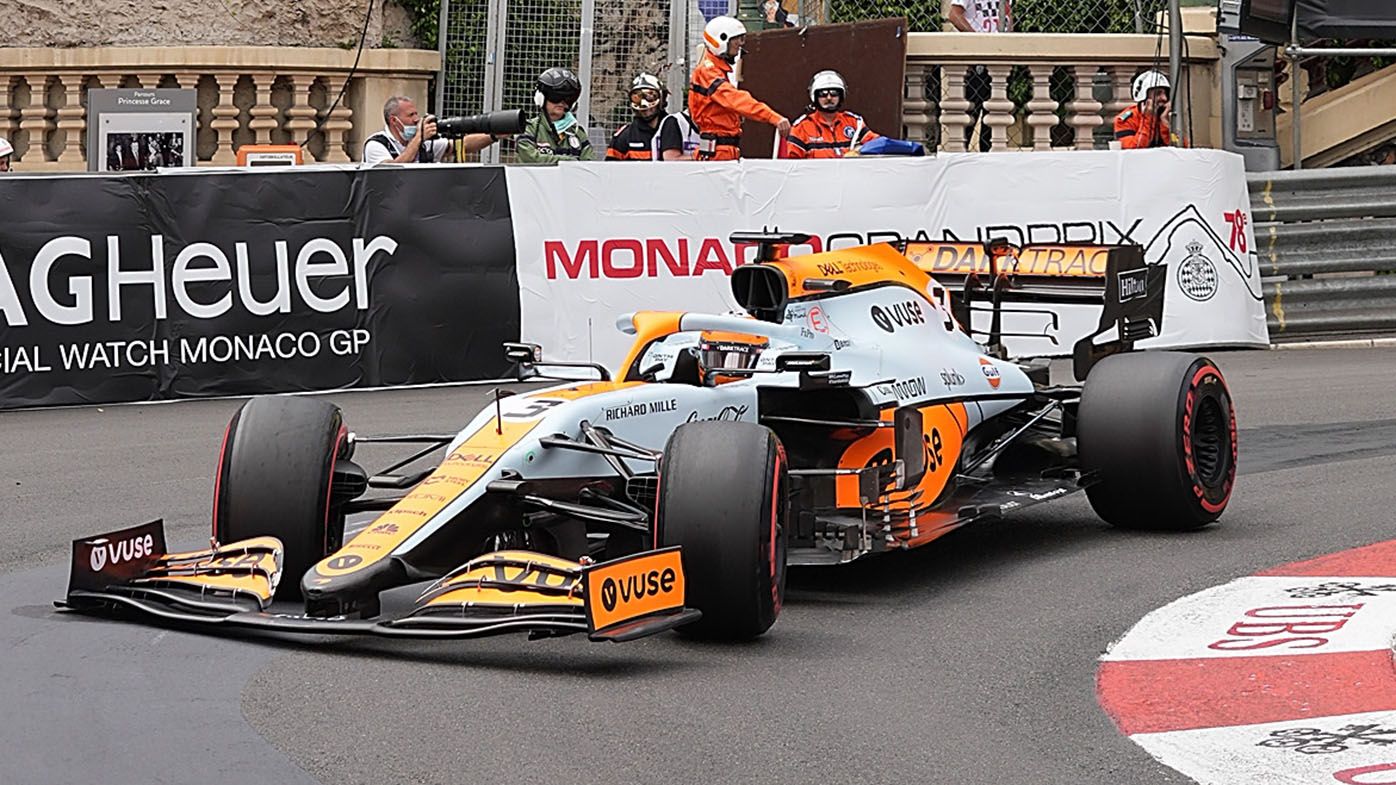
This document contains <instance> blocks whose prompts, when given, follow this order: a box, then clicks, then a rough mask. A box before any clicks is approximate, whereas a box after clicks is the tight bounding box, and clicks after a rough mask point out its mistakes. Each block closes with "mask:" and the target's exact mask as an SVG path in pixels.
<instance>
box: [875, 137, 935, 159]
mask: <svg viewBox="0 0 1396 785" xmlns="http://www.w3.org/2000/svg"><path fill="white" fill-rule="evenodd" d="M858 154H859V155H925V154H926V148H924V147H922V146H921V143H920V142H909V141H907V140H905V139H889V138H887V137H885V136H879V137H877V138H876V139H874V140H872V141H870V142H868V143H867V144H865V145H863V146H862V147H860V148H858Z"/></svg>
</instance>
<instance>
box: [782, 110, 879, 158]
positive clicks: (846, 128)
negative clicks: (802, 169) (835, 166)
mask: <svg viewBox="0 0 1396 785" xmlns="http://www.w3.org/2000/svg"><path fill="white" fill-rule="evenodd" d="M876 138H877V134H875V133H873V132H872V130H871V129H869V128H868V126H867V125H866V124H865V123H864V122H863V118H862V117H859V116H858V115H856V114H854V113H852V112H835V113H834V116H833V117H832V118H830V117H829V116H828V115H826V114H825V113H824V112H810V113H809V114H807V115H804V116H802V117H801V118H800V119H799V120H796V121H795V124H794V125H792V126H791V127H790V137H789V138H788V139H786V140H785V144H784V145H782V148H781V151H780V157H781V158H842V157H843V156H844V154H846V153H847V152H848V149H849V148H850V147H851V146H853V145H855V144H856V145H861V144H865V143H867V142H869V141H872V140H873V139H876Z"/></svg>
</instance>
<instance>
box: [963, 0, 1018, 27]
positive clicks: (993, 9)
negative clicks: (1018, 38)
mask: <svg viewBox="0 0 1396 785" xmlns="http://www.w3.org/2000/svg"><path fill="white" fill-rule="evenodd" d="M1005 2H1006V0H950V4H951V5H957V6H959V7H961V8H963V9H965V21H967V22H969V26H970V27H972V28H974V32H976V33H997V32H1001V31H1000V30H999V16H1000V14H1002V15H1003V17H1004V19H1005V21H1006V20H1007V18H1008V12H1009V10H1011V9H1012V5H1011V4H1010V5H1009V6H1008V8H1004V7H1003V6H1004V4H1005Z"/></svg>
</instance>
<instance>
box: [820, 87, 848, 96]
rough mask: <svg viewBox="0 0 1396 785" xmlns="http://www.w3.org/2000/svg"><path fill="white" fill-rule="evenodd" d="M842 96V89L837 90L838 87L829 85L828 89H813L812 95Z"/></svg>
mask: <svg viewBox="0 0 1396 785" xmlns="http://www.w3.org/2000/svg"><path fill="white" fill-rule="evenodd" d="M842 96H843V91H842V90H839V89H837V88H833V87H831V88H829V89H827V90H815V91H814V97H815V98H840V97H842Z"/></svg>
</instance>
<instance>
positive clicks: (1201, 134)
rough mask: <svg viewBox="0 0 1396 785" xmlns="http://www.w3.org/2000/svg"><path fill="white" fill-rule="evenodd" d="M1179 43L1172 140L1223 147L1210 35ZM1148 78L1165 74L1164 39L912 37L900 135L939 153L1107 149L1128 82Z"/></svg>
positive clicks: (1022, 35) (1128, 98)
mask: <svg viewBox="0 0 1396 785" xmlns="http://www.w3.org/2000/svg"><path fill="white" fill-rule="evenodd" d="M1186 40H1187V47H1186V49H1185V53H1186V55H1187V56H1186V57H1185V58H1184V77H1183V78H1181V79H1180V80H1179V81H1180V82H1182V85H1181V89H1175V90H1174V95H1175V100H1178V99H1179V98H1182V97H1184V96H1185V95H1186V96H1190V98H1191V104H1192V115H1193V116H1192V127H1191V129H1188V128H1183V129H1174V130H1175V132H1180V133H1179V135H1180V136H1182V137H1184V138H1185V139H1186V140H1187V142H1188V143H1189V144H1190V145H1192V146H1194V147H1215V146H1217V144H1218V143H1219V142H1220V141H1221V118H1220V116H1219V112H1220V108H1219V105H1218V104H1217V100H1216V99H1218V98H1219V97H1220V87H1219V82H1218V81H1217V80H1218V76H1219V73H1218V52H1217V45H1216V42H1215V40H1214V39H1213V37H1212V36H1210V35H1189V36H1187V37H1186ZM1150 68H1155V69H1158V70H1159V71H1162V72H1164V73H1167V72H1168V42H1167V40H1166V39H1163V40H1161V39H1159V38H1157V37H1155V36H1151V35H1055V34H1039V33H1014V34H1008V35H978V34H973V33H911V34H910V35H909V36H908V41H907V59H906V92H905V93H904V101H903V104H902V123H903V132H904V134H905V137H906V138H907V139H913V140H916V141H919V142H924V143H925V144H926V145H927V146H928V147H931V148H934V149H937V150H941V151H946V152H964V151H965V150H966V149H967V148H969V147H973V149H974V150H980V149H985V148H987V149H989V150H994V151H999V150H1050V149H1062V148H1075V149H1081V150H1090V149H1099V148H1104V147H1107V146H1108V143H1109V140H1110V139H1111V138H1112V137H1113V134H1112V132H1111V123H1112V122H1113V118H1114V116H1115V115H1116V114H1117V113H1118V112H1120V111H1121V110H1123V109H1124V108H1125V107H1127V106H1129V105H1130V104H1131V103H1132V99H1131V96H1130V87H1131V83H1132V82H1133V80H1134V77H1135V75H1136V74H1138V73H1139V72H1140V71H1142V70H1145V69H1150ZM1175 87H1176V86H1175ZM980 105H982V110H981V109H979V106H980ZM972 110H973V111H972ZM981 111H982V120H983V122H982V125H981V124H980V123H978V122H977V120H976V118H977V117H979V115H980V113H981ZM986 132H987V137H988V138H987V139H986V138H985V135H986ZM976 141H978V142H979V143H980V145H981V146H973V145H974V143H975V142H976Z"/></svg>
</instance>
